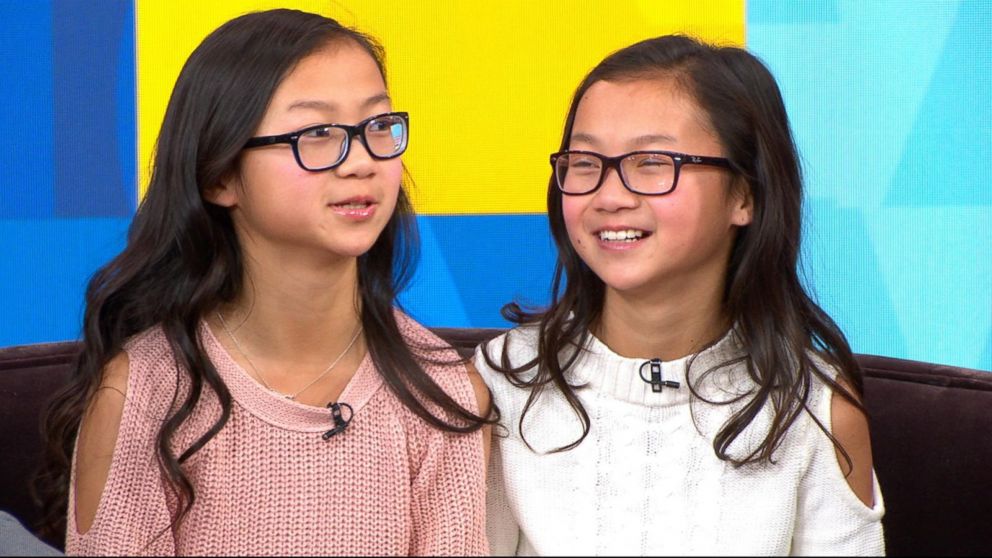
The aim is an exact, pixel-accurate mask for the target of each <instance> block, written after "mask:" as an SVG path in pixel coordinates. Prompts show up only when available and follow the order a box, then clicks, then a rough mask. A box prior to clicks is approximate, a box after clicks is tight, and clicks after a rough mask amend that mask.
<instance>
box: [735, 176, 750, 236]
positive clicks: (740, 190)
mask: <svg viewBox="0 0 992 558" xmlns="http://www.w3.org/2000/svg"><path fill="white" fill-rule="evenodd" d="M731 188H732V191H731V200H730V203H731V206H730V211H731V213H730V222H731V224H733V225H735V226H738V227H746V226H747V225H750V224H751V219H752V218H753V217H754V196H753V195H752V194H751V185H750V184H748V183H747V182H746V181H745V180H742V179H737V180H735V181H734V184H733V185H732V186H731Z"/></svg>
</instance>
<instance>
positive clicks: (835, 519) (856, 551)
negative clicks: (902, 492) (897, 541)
mask: <svg viewBox="0 0 992 558" xmlns="http://www.w3.org/2000/svg"><path fill="white" fill-rule="evenodd" d="M831 395H832V392H831V391H830V390H829V389H826V388H824V389H822V391H821V393H820V394H819V397H818V399H819V401H818V404H817V407H818V408H819V409H820V412H819V413H818V415H819V416H820V417H828V418H827V420H826V421H823V422H824V425H825V426H829V424H830V421H829V416H830V397H831ZM807 435H808V436H809V437H810V444H809V445H810V449H811V451H812V456H811V459H810V463H809V467H808V469H807V470H806V473H805V475H804V476H803V478H802V480H801V482H800V485H799V498H798V510H797V513H798V515H797V517H796V524H795V529H794V531H793V537H792V552H791V554H792V555H795V556H825V555H845V556H881V555H884V554H885V539H884V536H883V532H882V516H883V515H884V513H885V504H884V502H883V500H882V493H881V490H880V489H879V485H878V478H877V476H876V475H875V474H874V472H873V473H872V477H873V492H874V506H873V507H871V508H869V507H868V506H866V505H865V504H864V503H863V502H862V501H861V500H860V499H858V497H857V496H856V495H855V494H854V492H853V491H852V490H851V487H850V486H849V485H848V484H847V480H846V479H845V478H844V474H843V472H842V471H841V468H840V464H839V463H838V462H837V455H836V453H835V450H834V445H833V443H832V442H831V441H830V439H829V438H828V437H827V435H826V434H825V433H824V432H823V431H822V430H820V429H819V428H818V427H817V426H815V425H810V426H809V428H808V431H807Z"/></svg>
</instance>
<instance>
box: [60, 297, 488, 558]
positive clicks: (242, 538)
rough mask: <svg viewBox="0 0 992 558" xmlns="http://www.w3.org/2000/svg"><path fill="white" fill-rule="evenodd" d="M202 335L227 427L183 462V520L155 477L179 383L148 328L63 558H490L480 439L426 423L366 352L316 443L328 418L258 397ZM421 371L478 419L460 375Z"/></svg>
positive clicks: (185, 440)
mask: <svg viewBox="0 0 992 558" xmlns="http://www.w3.org/2000/svg"><path fill="white" fill-rule="evenodd" d="M397 318H398V320H399V322H400V328H401V330H402V332H403V334H404V336H405V337H406V338H407V340H408V341H412V342H414V343H416V342H419V343H429V344H432V345H435V346H436V345H439V344H443V341H441V340H440V339H438V338H437V337H435V336H434V335H433V334H431V333H430V332H429V331H427V330H426V329H424V328H423V327H422V326H420V325H418V324H416V323H415V322H414V321H413V320H411V319H409V318H407V317H406V316H403V315H401V314H399V313H397ZM201 336H202V339H203V343H204V345H205V347H206V349H207V353H208V354H209V356H210V359H211V361H212V362H213V363H214V365H215V366H216V367H217V369H218V371H219V372H220V375H221V377H222V378H223V380H224V382H225V383H226V384H227V386H228V388H229V389H230V391H231V395H232V397H233V400H234V401H233V404H232V409H231V417H230V420H229V421H228V423H227V424H226V425H225V426H224V428H223V429H222V430H221V431H220V433H219V434H217V435H216V436H215V437H214V438H213V439H211V440H210V442H209V443H208V444H207V445H206V446H204V447H203V449H201V450H200V451H199V452H197V453H196V454H195V455H194V456H193V457H192V458H191V459H190V460H189V461H187V462H186V464H185V465H184V468H185V471H186V474H187V475H189V477H190V480H191V481H192V483H193V486H194V488H195V491H196V502H195V503H194V505H193V507H192V509H191V511H190V513H189V514H188V515H187V516H186V517H185V519H184V520H183V522H182V523H181V524H180V525H179V526H178V527H176V528H171V527H170V521H171V520H170V512H173V511H174V509H175V506H176V504H175V498H174V496H173V495H172V494H171V492H170V491H169V488H168V487H167V486H166V485H165V483H164V481H163V478H162V475H161V473H160V472H159V467H158V462H157V460H156V456H155V437H156V435H157V432H158V429H159V428H160V424H161V421H162V419H163V418H164V417H165V416H167V414H168V406H169V403H170V401H171V400H172V395H173V390H174V389H175V381H176V380H175V378H176V373H175V364H174V361H173V359H172V353H171V350H170V348H169V346H168V342H167V341H166V339H165V336H164V335H163V333H162V331H161V330H160V329H159V328H154V329H152V330H150V331H147V332H145V333H143V334H141V335H138V336H136V337H135V338H133V339H132V340H131V341H130V342H129V343H128V344H127V346H126V348H125V349H126V351H127V353H128V357H129V358H130V376H129V380H128V390H127V400H126V403H125V405H124V414H123V417H122V420H121V426H120V433H119V435H118V439H117V445H116V447H115V449H114V456H113V462H112V464H111V467H110V474H109V477H108V479H107V485H106V487H105V489H104V492H103V495H102V497H101V500H100V504H99V507H98V508H97V513H96V517H95V519H94V522H93V525H92V527H91V528H90V530H89V531H87V532H86V533H85V534H80V533H78V532H77V531H76V521H75V513H74V510H75V498H74V495H73V494H71V493H70V501H69V518H68V519H69V521H68V525H69V528H68V533H67V540H66V550H67V552H68V553H69V554H156V555H168V554H211V555H225V554H226V555H273V554H283V555H285V554H307V555H320V554H324V555H326V554H337V555H341V554H350V555H356V554H358V555H361V554H365V555H397V554H400V555H405V554H413V555H432V554H434V555H436V554H476V555H479V554H485V553H487V552H488V542H487V540H486V535H485V474H484V462H483V451H482V435H481V434H480V433H479V432H476V433H473V434H469V435H458V434H449V433H444V432H441V431H439V430H437V429H435V428H433V427H431V426H430V425H428V424H427V423H425V422H424V421H423V420H422V419H420V418H418V417H417V416H415V415H414V414H413V413H412V412H410V411H409V410H407V408H406V407H405V406H404V405H403V404H402V403H400V401H399V400H397V399H396V398H395V397H394V396H393V394H392V393H391V392H390V391H389V389H388V388H387V387H386V386H385V385H384V384H383V380H382V378H381V376H380V375H379V374H378V372H377V371H376V368H375V366H374V365H373V363H372V361H371V359H370V358H369V356H368V355H366V357H365V360H364V361H363V362H362V364H361V366H360V367H359V369H358V370H357V371H356V372H355V376H354V378H353V379H352V380H351V381H350V382H349V383H348V385H347V387H346V388H345V390H344V392H343V393H342V394H341V396H340V397H339V398H338V401H339V402H342V401H343V402H346V403H348V404H349V405H351V406H352V407H353V408H354V418H353V420H352V422H351V424H350V425H349V426H348V428H347V429H346V430H345V431H343V432H342V433H340V434H337V435H335V436H333V437H331V438H329V439H327V440H326V441H325V440H323V439H322V438H321V435H322V434H323V433H324V432H326V431H327V430H329V429H330V428H331V427H332V420H331V415H330V411H329V410H328V409H324V408H318V407H311V406H307V405H302V404H299V403H296V402H295V401H290V400H287V399H285V398H282V397H280V396H279V395H276V394H273V393H272V392H269V391H268V390H266V389H265V388H263V387H262V386H261V385H259V384H258V383H257V382H255V380H254V379H252V378H251V377H250V376H248V374H247V373H246V372H245V371H244V370H243V369H242V368H240V367H239V366H238V365H237V364H236V363H235V362H234V361H233V360H232V359H231V357H230V355H228V354H227V352H226V351H225V350H224V349H223V347H222V346H221V345H220V343H219V342H218V341H217V339H216V337H214V335H213V333H212V332H211V331H210V330H209V328H207V327H206V325H205V324H204V325H203V327H202V329H201ZM435 356H441V355H435ZM443 356H444V357H447V356H451V357H452V358H454V356H455V355H454V354H453V353H451V354H445V355H443ZM424 367H425V369H426V370H427V372H428V373H429V374H430V375H431V376H432V377H433V378H434V379H435V381H437V382H438V383H439V385H441V387H442V388H444V389H445V391H447V392H448V393H449V394H450V395H451V396H452V397H454V398H455V399H456V400H457V401H458V402H459V403H460V404H461V405H462V406H464V407H466V408H468V409H471V410H475V409H476V408H477V407H476V401H475V393H474V391H473V389H472V385H471V382H470V381H469V379H468V376H467V373H466V371H465V368H464V366H438V365H431V364H424ZM346 412H347V411H345V413H346ZM435 412H436V411H435ZM219 413H220V405H219V403H218V402H217V400H216V398H215V397H214V396H213V394H212V393H211V394H210V395H209V396H207V397H206V398H205V401H204V400H201V403H200V404H199V405H198V406H197V409H196V411H195V412H194V416H193V418H192V419H191V420H190V421H189V422H187V423H186V425H185V426H184V427H183V428H182V429H180V432H179V435H178V437H177V438H178V443H177V444H176V445H175V447H176V448H182V449H185V448H187V447H189V445H190V444H191V443H192V442H193V441H194V440H195V439H196V438H197V437H198V436H199V435H200V434H202V433H203V432H205V431H206V430H207V429H208V428H209V427H210V425H211V424H212V423H213V421H214V420H215V419H216V417H218V416H219Z"/></svg>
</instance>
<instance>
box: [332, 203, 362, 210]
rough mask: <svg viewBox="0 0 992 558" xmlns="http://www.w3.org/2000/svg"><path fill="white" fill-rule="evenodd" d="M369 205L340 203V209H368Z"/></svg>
mask: <svg viewBox="0 0 992 558" xmlns="http://www.w3.org/2000/svg"><path fill="white" fill-rule="evenodd" d="M368 206H369V204H367V203H340V204H338V207H343V208H345V209H365V208H366V207H368Z"/></svg>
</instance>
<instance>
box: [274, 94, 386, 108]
mask: <svg viewBox="0 0 992 558" xmlns="http://www.w3.org/2000/svg"><path fill="white" fill-rule="evenodd" d="M389 100H390V97H389V93H386V92H385V91H383V92H382V93H379V94H378V95H373V96H371V97H369V98H368V99H365V100H364V101H362V104H361V109H362V110H366V109H368V108H371V107H373V106H375V105H378V104H379V103H381V102H383V101H389ZM297 109H313V110H322V111H324V112H336V111H337V110H338V105H336V104H334V103H328V102H327V101H319V100H316V99H301V100H299V101H295V102H294V103H293V104H291V105H289V108H287V109H286V110H297Z"/></svg>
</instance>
